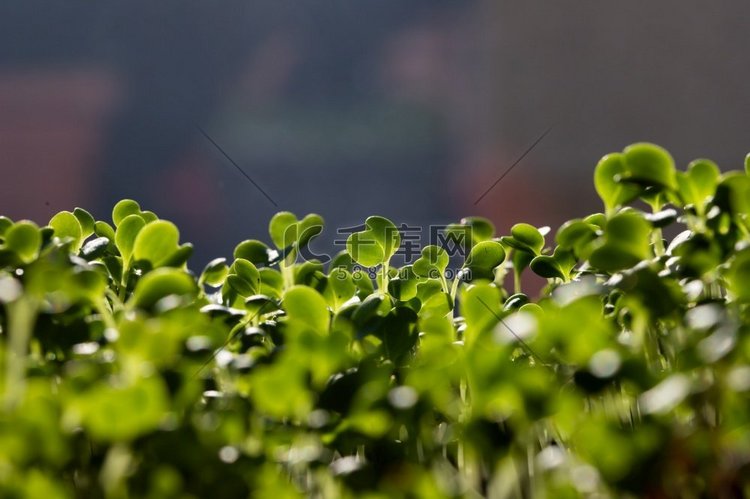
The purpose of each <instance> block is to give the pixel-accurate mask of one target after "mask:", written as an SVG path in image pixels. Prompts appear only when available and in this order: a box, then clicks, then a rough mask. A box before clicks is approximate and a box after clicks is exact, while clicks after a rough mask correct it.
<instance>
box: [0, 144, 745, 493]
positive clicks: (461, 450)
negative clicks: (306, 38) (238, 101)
mask: <svg viewBox="0 0 750 499" xmlns="http://www.w3.org/2000/svg"><path fill="white" fill-rule="evenodd" d="M594 180H595V186H596V190H597V192H598V193H599V195H600V196H601V198H602V200H603V201H604V206H605V213H597V214H593V215H589V216H588V217H586V218H581V219H576V220H571V221H569V222H567V223H565V224H564V225H563V226H562V227H560V228H559V230H558V231H557V232H556V233H555V234H554V237H552V236H551V235H550V234H548V231H547V230H545V229H538V228H536V227H533V226H531V225H528V224H518V225H516V226H514V227H513V228H512V230H511V233H510V234H509V235H505V236H502V237H498V236H497V235H496V234H495V231H494V228H493V226H492V224H491V223H489V222H488V221H487V220H484V219H481V218H467V219H464V220H462V221H461V222H460V223H457V224H454V225H452V226H450V227H449V230H450V231H453V233H455V234H463V235H465V237H466V239H465V240H464V243H465V244H466V246H467V247H468V249H469V252H468V256H467V258H466V260H465V262H460V263H459V264H458V265H459V268H458V269H456V270H457V272H455V276H454V277H452V278H447V277H446V272H445V270H446V268H447V267H448V266H449V265H451V264H452V262H451V259H450V258H449V257H448V254H447V252H446V250H445V249H444V248H440V247H438V246H427V247H425V248H423V250H422V253H421V257H420V258H419V259H418V260H417V261H415V262H414V263H413V264H411V265H406V266H404V267H402V268H393V267H391V266H390V265H389V262H390V261H391V258H392V256H393V255H394V253H395V252H396V250H397V249H398V247H399V245H400V243H401V240H400V236H399V233H398V231H397V230H396V227H395V226H394V224H393V223H391V222H390V221H389V220H387V219H385V218H382V217H370V218H369V219H367V221H366V224H365V226H364V230H362V231H361V232H357V233H355V234H352V235H351V236H350V238H349V240H348V241H347V250H346V251H343V252H342V253H340V254H339V255H337V256H336V257H335V258H333V259H332V260H331V261H330V262H329V263H328V264H327V265H326V266H324V265H323V264H321V263H319V262H317V261H303V259H302V258H301V257H300V253H301V251H302V249H303V248H304V247H305V246H306V245H307V244H308V242H309V241H310V239H311V238H313V237H314V236H316V235H317V234H318V233H319V232H320V231H321V230H322V229H323V221H322V219H321V218H320V217H319V216H317V215H308V216H306V217H304V218H302V219H301V220H299V219H297V218H296V217H295V216H294V215H293V214H291V213H287V212H285V213H280V214H277V215H276V216H275V217H273V219H272V220H271V223H270V226H269V233H270V239H271V242H272V246H269V245H267V244H265V243H263V242H260V241H257V240H247V241H244V242H242V243H240V244H239V245H238V246H237V247H236V249H235V251H234V255H233V259H232V260H231V261H228V260H225V259H217V260H214V261H212V262H211V263H210V264H209V265H208V266H207V267H206V268H205V270H203V272H202V273H201V274H200V275H198V276H196V275H194V274H192V273H191V272H190V271H189V270H188V269H187V268H186V261H187V259H188V257H189V256H190V253H191V251H192V247H191V246H190V245H189V244H180V241H179V233H178V230H177V228H176V227H175V226H174V225H173V224H172V223H170V222H168V221H165V220H160V219H159V218H157V216H156V215H155V214H153V213H151V212H149V211H142V210H141V208H140V206H139V205H138V204H137V203H136V202H134V201H130V200H126V201H121V202H120V203H118V204H117V205H116V206H115V208H114V211H113V214H112V222H113V223H112V224H109V223H107V222H104V221H95V220H94V219H93V218H92V217H91V215H89V214H88V213H87V212H86V211H84V210H82V209H76V210H75V211H73V212H61V213H59V214H57V215H55V216H54V217H53V218H52V220H50V222H49V225H47V226H45V227H41V228H40V227H38V226H37V225H35V224H34V223H32V222H29V221H18V222H13V221H11V220H9V219H7V218H4V217H3V218H0V495H2V496H3V497H29V498H39V497H46V498H48V499H53V498H58V497H61V498H62V497H82V498H96V497H107V498H125V497H148V498H170V497H248V496H253V497H276V498H283V497H296V496H298V495H304V496H311V497H321V498H323V497H325V498H336V497H352V498H355V497H356V498H359V497H372V498H374V497H384V498H385V497H388V498H391V497H425V498H435V497H479V496H487V497H496V498H503V497H554V498H558V497H581V496H598V497H602V496H604V497H606V496H622V495H625V496H627V495H629V494H630V495H632V496H649V497H703V496H706V495H713V496H723V497H732V496H738V495H742V494H745V495H747V494H749V493H750V479H748V478H747V477H748V476H750V473H749V472H750V465H749V463H750V306H749V305H748V303H750V218H749V217H750V177H748V174H747V173H746V172H728V173H724V174H722V173H721V172H720V171H719V168H718V167H717V166H716V165H715V164H714V163H712V162H711V161H708V160H697V161H694V162H692V163H691V164H690V165H688V167H687V170H686V171H678V170H676V168H675V166H674V162H673V160H672V158H671V157H670V155H669V154H668V153H667V152H666V151H664V150H663V149H661V148H659V147H657V146H654V145H651V144H635V145H632V146H629V147H628V148H626V149H625V150H624V151H623V152H622V153H616V154H610V155H608V156H606V157H604V158H603V159H602V160H601V162H600V163H599V164H598V165H597V167H596V170H595V178H594ZM639 207H640V208H639ZM664 234H667V235H668V237H666V238H665V236H664ZM362 267H368V268H369V267H374V268H376V269H377V271H376V273H375V278H374V279H373V278H371V276H370V274H369V273H368V272H366V271H363V270H361V268H362ZM523 272H534V273H536V274H538V275H539V276H542V277H543V278H546V279H547V281H548V284H547V286H546V287H545V289H544V290H543V292H542V293H541V296H540V297H538V299H534V300H532V299H531V298H530V297H529V296H527V295H526V294H524V293H523V291H522V289H520V287H521V279H520V275H521V273H523ZM506 277H508V279H506ZM506 281H507V282H508V284H507V287H509V288H515V289H512V290H507V289H506ZM511 291H512V292H511Z"/></svg>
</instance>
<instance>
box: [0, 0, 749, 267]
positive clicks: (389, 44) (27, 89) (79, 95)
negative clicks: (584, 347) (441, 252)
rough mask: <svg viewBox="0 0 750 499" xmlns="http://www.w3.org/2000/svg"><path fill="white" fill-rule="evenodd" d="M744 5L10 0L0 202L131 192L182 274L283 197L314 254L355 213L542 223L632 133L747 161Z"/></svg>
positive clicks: (97, 203)
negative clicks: (165, 233) (302, 220)
mask: <svg viewBox="0 0 750 499" xmlns="http://www.w3.org/2000/svg"><path fill="white" fill-rule="evenodd" d="M747 19H750V3H748V2H745V1H741V0H725V1H721V0H718V1H715V2H711V4H710V5H708V4H706V3H705V2H700V1H698V0H667V1H662V2H653V1H645V0H635V1H629V2H614V1H580V0H575V1H574V0H558V1H555V2H549V1H541V0H538V1H537V0H527V1H525V2H504V1H499V0H408V1H405V0H356V1H352V0H253V1H247V0H243V1H239V0H222V1H214V2H209V1H205V0H200V1H198V0H195V1H190V0H159V1H153V0H130V1H128V2H107V1H104V2H91V1H83V0H66V1H65V2H54V1H51V0H47V1H41V0H4V1H3V2H2V6H0V213H2V214H5V215H7V216H10V217H12V218H14V219H18V218H31V219H33V220H35V221H37V222H38V223H41V224H45V223H46V222H47V221H48V220H49V218H50V217H51V215H52V214H54V213H56V212H57V211H59V210H63V209H69V210H70V209H72V208H73V207H75V206H82V207H85V208H88V209H90V211H92V212H93V213H94V214H95V215H96V216H97V217H99V218H106V219H109V213H110V212H111V207H112V205H113V204H114V203H115V202H116V201H117V200H119V199H121V198H124V197H130V198H133V199H136V200H138V201H139V202H140V203H141V205H142V207H143V208H144V209H151V210H153V211H155V212H156V213H157V214H159V215H160V216H161V217H162V218H168V219H171V220H173V221H174V222H175V223H177V225H178V226H179V227H180V228H181V231H182V239H183V240H185V241H191V242H193V243H194V244H195V245H196V254H195V256H194V257H193V259H192V262H191V267H193V268H195V269H199V268H200V267H201V266H202V265H203V264H204V263H205V262H206V261H208V260H209V259H210V258H212V257H215V256H230V255H231V250H232V248H233V247H234V245H235V244H236V243H238V242H239V241H241V240H243V239H246V238H257V239H263V240H268V237H267V230H266V227H267V223H268V220H269V218H270V217H271V216H272V215H273V214H274V213H275V212H276V211H279V210H282V209H283V210H290V211H293V212H295V213H297V214H298V215H300V216H302V215H304V214H306V213H308V212H317V213H320V214H321V215H323V217H324V218H325V219H326V221H327V229H326V232H325V236H324V237H323V238H321V240H320V241H318V242H317V244H316V245H314V246H316V247H317V248H319V249H329V248H331V245H332V243H333V241H335V240H340V239H342V238H345V237H346V236H345V235H343V236H341V235H337V234H336V232H337V231H336V229H337V228H338V229H346V228H348V227H352V226H355V225H357V224H359V223H361V222H362V221H363V220H364V218H365V217H367V216H368V215H371V214H381V215H384V216H387V217H390V218H392V219H393V220H394V221H396V222H397V223H405V224H408V225H409V226H410V227H413V226H426V225H428V224H431V223H433V224H446V223H449V222H452V221H456V220H457V219H458V218H460V217H462V216H467V215H482V216H486V217H489V218H491V219H492V220H493V221H494V222H495V223H496V224H497V226H498V228H499V229H500V230H501V231H506V230H507V229H508V228H509V227H510V225H512V224H513V223H515V222H518V221H526V222H530V223H533V224H536V225H550V226H552V228H553V230H554V229H556V228H557V226H558V225H559V224H560V223H561V222H563V221H564V220H567V219H568V218H572V217H575V216H579V215H585V214H587V213H589V212H591V211H593V210H597V211H598V210H599V209H600V203H599V201H598V199H597V198H596V196H595V192H594V189H593V184H592V181H591V174H592V169H593V167H594V165H595V164H596V162H597V160H598V159H599V158H600V157H601V156H602V155H604V154H605V153H608V152H612V151H619V150H621V149H622V148H623V147H624V146H625V145H627V144H629V143H632V142H635V141H640V140H647V141H651V142H655V143H658V144H660V145H663V146H664V147H666V148H668V149H669V150H670V151H671V152H672V153H673V155H674V156H675V159H676V160H677V162H678V165H679V166H680V167H683V168H684V166H685V165H686V164H687V162H688V161H689V160H691V159H694V158H696V157H699V156H707V157H710V158H712V159H714V160H715V161H717V162H718V163H719V165H720V166H721V167H722V168H723V169H725V170H726V169H736V168H740V167H741V164H742V160H743V158H744V155H745V153H747V152H748V151H750V127H748V126H747V121H748V119H749V118H750V92H749V91H748V83H750V81H749V78H748V77H750V52H749V51H748V50H747V39H746V37H747V27H746V20H747ZM550 127H551V130H549V133H548V134H547V135H546V136H545V137H544V138H543V140H541V141H540V142H539V143H538V144H537V146H536V147H535V148H534V149H533V150H532V151H531V152H529V153H528V155H526V156H525V158H524V159H523V160H522V161H521V162H520V163H519V164H518V165H517V166H516V167H515V168H514V169H513V170H512V171H511V172H509V173H508V174H507V176H505V177H504V178H503V180H502V181H501V182H499V183H498V184H497V185H496V186H495V187H494V188H493V189H492V190H490V192H489V193H487V194H486V195H485V196H484V197H483V198H482V199H481V200H480V201H479V202H477V200H478V199H479V198H480V196H482V194H483V193H485V191H486V190H487V189H488V188H489V187H490V186H491V185H492V184H493V183H494V182H495V181H496V180H497V179H498V178H499V177H500V176H501V175H503V174H504V173H505V172H506V171H507V170H508V168H510V166H511V165H512V164H513V162H514V161H516V160H517V159H518V158H519V157H520V156H521V155H522V154H523V153H524V151H526V150H527V149H528V148H529V147H530V146H531V145H532V144H533V143H534V142H535V141H537V140H538V139H539V137H540V136H542V135H543V134H544V133H545V131H547V130H548V129H550ZM201 130H203V131H204V132H205V134H206V135H207V136H208V137H209V138H210V140H209V138H207V137H206V136H205V135H204V134H203V132H201ZM212 141H213V143H212ZM219 148H220V149H221V150H223V151H224V152H225V153H226V155H227V156H229V157H230V158H231V159H232V160H233V161H235V162H236V164H237V165H238V166H240V167H241V168H242V169H243V170H244V171H245V172H246V173H247V174H248V175H249V176H250V177H251V178H252V179H253V181H255V182H256V183H257V185H258V186H260V188H262V190H263V191H265V193H266V194H267V196H268V197H266V196H264V194H263V193H262V192H261V191H260V190H259V189H258V188H256V186H254V185H252V184H251V182H249V181H248V180H247V179H246V178H244V177H243V176H242V174H241V173H240V172H239V171H238V170H237V169H236V168H235V166H233V165H232V163H231V162H230V160H228V159H227V157H225V156H224V155H223V154H222V152H221V150H220V149H219ZM427 236H428V232H427V230H426V229H425V231H424V232H422V237H423V238H427Z"/></svg>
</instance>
